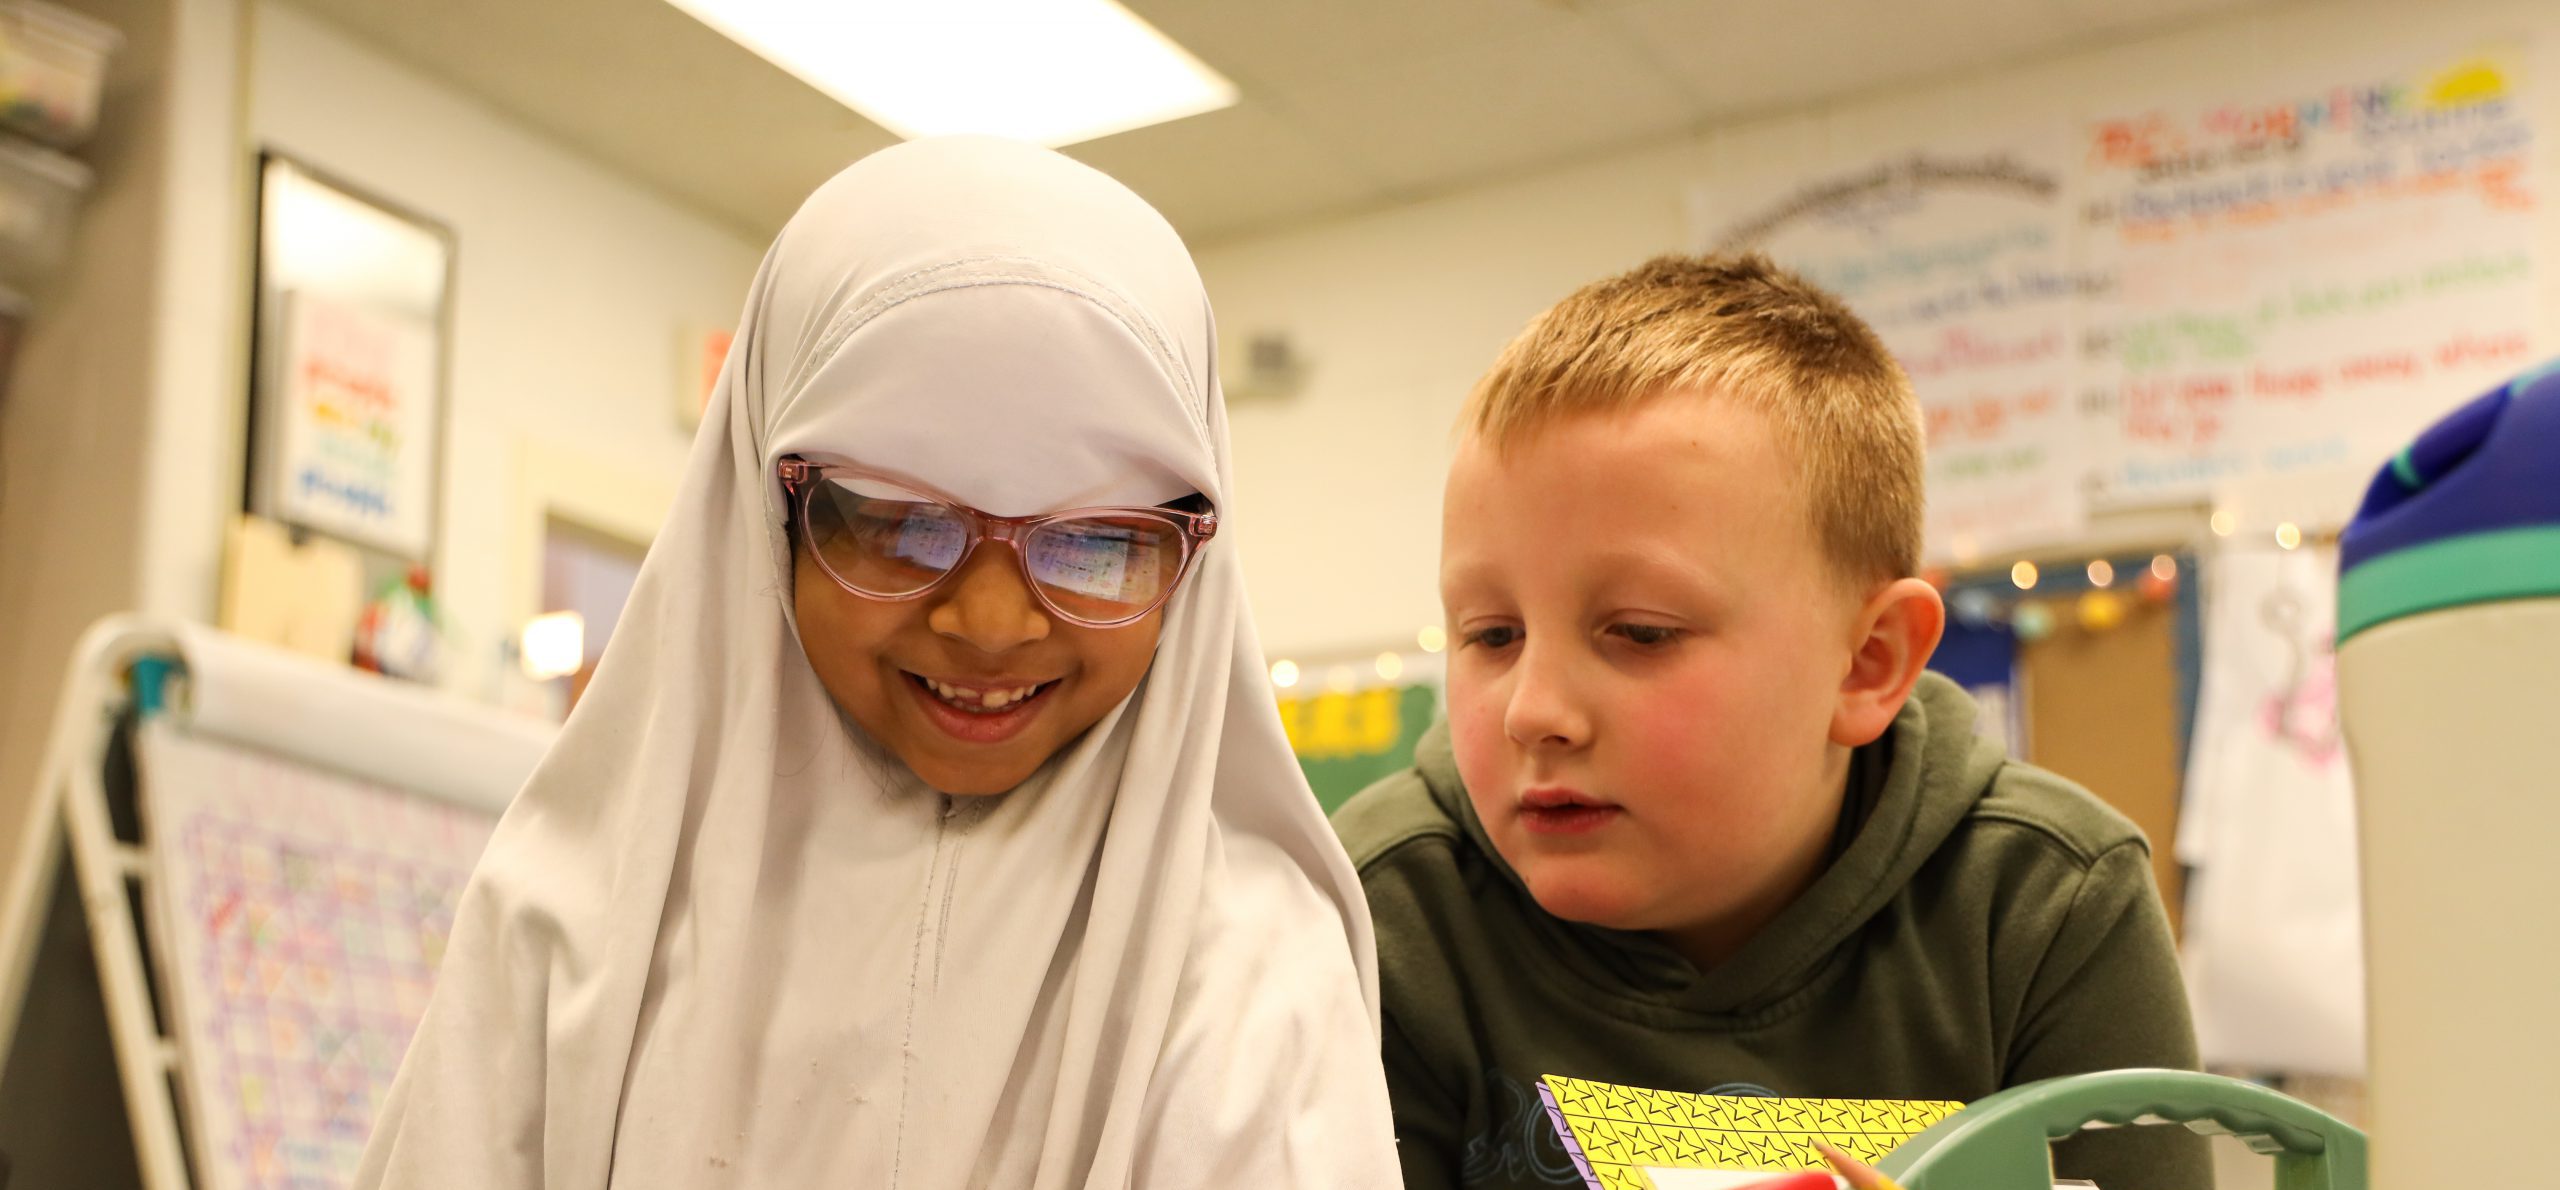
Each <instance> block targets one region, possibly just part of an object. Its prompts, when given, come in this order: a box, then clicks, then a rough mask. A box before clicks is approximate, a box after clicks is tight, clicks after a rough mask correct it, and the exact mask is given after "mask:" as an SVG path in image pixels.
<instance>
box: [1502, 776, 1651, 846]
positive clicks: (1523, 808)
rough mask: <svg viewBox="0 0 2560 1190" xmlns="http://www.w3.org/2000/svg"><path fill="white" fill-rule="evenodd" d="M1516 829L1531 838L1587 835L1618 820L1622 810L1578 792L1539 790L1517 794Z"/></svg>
mask: <svg viewBox="0 0 2560 1190" xmlns="http://www.w3.org/2000/svg"><path fill="white" fill-rule="evenodd" d="M1519 805H1520V825H1521V826H1523V827H1526V828H1528V829H1529V831H1530V832H1531V833H1533V834H1540V835H1582V834H1589V833H1590V832H1592V831H1596V830H1598V829H1600V828H1601V827H1604V826H1607V825H1609V824H1610V823H1612V822H1615V821H1617V820H1618V817H1619V816H1620V815H1622V814H1625V813H1626V810H1625V808H1624V807H1621V806H1619V805H1618V804H1617V803H1615V802H1612V801H1610V800H1608V799H1606V798H1602V797H1595V796H1593V795H1591V794H1587V793H1584V792H1582V791H1581V790H1579V789H1566V788H1562V787H1558V786H1541V787H1539V788H1535V789H1524V790H1522V791H1520V803H1519Z"/></svg>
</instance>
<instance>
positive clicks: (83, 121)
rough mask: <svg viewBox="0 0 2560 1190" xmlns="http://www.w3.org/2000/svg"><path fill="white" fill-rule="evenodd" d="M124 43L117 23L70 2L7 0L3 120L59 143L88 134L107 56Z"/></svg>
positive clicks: (0, 46)
mask: <svg viewBox="0 0 2560 1190" xmlns="http://www.w3.org/2000/svg"><path fill="white" fill-rule="evenodd" d="M123 43H124V35H123V34H121V33H118V32H116V30H115V29H114V28H113V27H111V26H108V25H102V24H99V23H98V22H96V21H93V20H91V19H89V18H88V17H84V16H82V15H80V14H79V13H76V12H71V11H69V10H67V9H61V8H56V7H54V6H52V5H50V4H43V3H38V2H37V0H10V2H7V3H0V124H5V125H7V126H8V127H10V128H12V129H15V130H17V131H19V132H23V133H25V134H27V135H28V136H31V137H34V138H35V139H37V140H40V141H43V142H44V143H46V144H49V145H53V146H56V147H58V148H66V149H67V148H70V147H72V146H75V145H77V144H79V143H80V142H82V141H84V140H87V139H89V133H90V131H91V130H92V129H94V128H96V127H97V126H98V91H99V88H100V86H101V85H102V84H103V83H104V82H105V81H106V75H107V56H108V55H110V54H113V53H114V52H115V51H116V47H118V46H120V45H122V44H123Z"/></svg>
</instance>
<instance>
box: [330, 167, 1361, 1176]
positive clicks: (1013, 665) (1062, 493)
mask: <svg viewBox="0 0 2560 1190" xmlns="http://www.w3.org/2000/svg"><path fill="white" fill-rule="evenodd" d="M1214 342H1215V338H1214V334H1213V332H1212V328H1211V325H1210V316H1209V304H1208V300H1207V298H1206V296H1205V295H1204V294H1203V292H1202V289H1201V285H1200V280H1199V277H1198V275H1197V274H1196V273H1195V272H1194V271H1193V268H1192V264H1191V261H1190V258H1189V256H1188V255H1187V254H1186V253H1185V252H1184V250H1183V247H1182V244H1181V242H1180V240H1179V239H1178V238H1176V236H1175V234H1174V232H1173V230H1172V228H1170V227H1169V226H1167V225H1166V224H1165V222H1164V221H1163V220H1162V219H1161V218H1160V217H1158V216H1157V214H1156V213H1155V212H1154V211H1153V210H1151V209H1150V208H1148V207H1147V205H1146V204H1145V203H1144V202H1142V201H1140V200H1139V199H1138V198H1137V196H1136V195H1133V194H1131V193H1129V192H1128V191H1127V190H1125V189H1123V188H1122V187H1120V186H1119V185H1118V184H1117V183H1115V182H1113V181H1111V180H1110V179H1108V178H1106V177H1104V176H1103V175H1101V174H1099V173H1096V172H1094V171H1092V170H1089V169H1086V168H1085V167H1083V166H1080V165H1077V164H1075V163H1073V162H1070V161H1068V160H1067V159H1066V158H1063V157H1060V156H1058V155H1056V154H1053V153H1049V152H1046V151H1042V150H1038V149H1033V148H1029V147H1026V146H1021V145H1015V144H1011V143H1007V142H1002V141H995V140H987V139H978V138H961V139H949V140H936V141H923V142H917V143H912V144H907V145H903V146H900V147H897V148H893V149H889V150H887V151H884V152H881V153H878V154H876V155H874V156H872V157H870V158H867V159H865V160H863V161H861V162H859V163H857V164H855V165H854V166H853V167H851V168H849V169H847V170H845V171H844V172H843V173H841V174H839V175H837V176H836V178H835V179H834V180H832V181H830V182H828V183H827V184H826V185H825V186H823V187H821V188H820V189H819V190H818V192H817V193H816V194H815V195H813V196H812V197H811V198H810V199H809V201H808V203H807V204H806V205H805V206H803V207H802V208H801V210H800V212H799V214H798V215H797V216H795V217H794V218H793V219H792V221H791V223H790V225H789V226H787V227H785V228H784V229H783V231H782V235H781V237H780V238H779V239H778V240H776V241H775V243H774V246H773V248H772V250H771V251H770V252H769V253H768V254H767V255H766V257H765V261H764V265H763V267H762V268H761V269H760V270H759V272H758V274H757V276H756V280H755V285H754V288H753V290H752V291H751V292H750V294H749V295H748V299H747V308H746V312H745V315H744V318H743V320H742V323H741V326H740V328H739V333H738V336H737V339H736V345H735V347H734V348H733V349H732V350H731V352H730V356H729V361H728V364H727V367H726V369H725V370H724V371H723V372H722V374H721V377H720V382H719V387H718V390H717V391H716V392H715V394H714V399H713V401H712V403H711V410H710V413H709V415H708V417H707V418H706V419H705V421H704V423H703V426H702V430H701V434H700V437H699V438H698V439H697V440H696V441H695V444H694V450H693V455H692V459H691V462H690V464H689V466H688V469H687V471H686V475H685V479H684V484H683V487H682V489H681V494H680V496H679V498H678V499H677V501H676V506H675V510H674V512H673V513H671V514H670V516H669V519H668V522H667V524H666V526H665V528H664V529H663V530H662V531H661V532H660V534H659V536H658V539H657V542H656V544H655V545H654V546H653V547H652V548H651V549H650V551H649V557H648V561H647V563H646V564H645V565H643V566H642V568H641V572H640V579H639V583H638V585H637V586H636V587H635V588H634V589H633V592H632V596H631V601H630V604H629V606H628V608H627V609H626V610H625V612H624V613H623V617H622V619H621V621H620V624H619V626H618V627H617V628H616V630H615V632H614V635H613V642H612V645H611V647H610V648H609V649H608V650H607V651H606V653H605V656H604V659H603V662H602V664H601V666H600V667H599V669H598V671H597V673H596V675H595V678H594V681H593V683H592V684H591V685H590V686H589V687H588V689H587V691H586V694H585V696H584V697H583V699H582V700H581V701H580V703H579V705H578V708H577V711H576V713H575V714H573V715H572V716H571V717H570V720H569V722H568V724H567V725H566V726H565V727H564V728H563V729H562V732H561V735H560V738H559V740H558V742H557V743H555V744H554V745H553V747H552V749H551V752H550V754H549V755H548V756H547V757H545V759H544V760H543V762H542V764H541V766H540V768H539V769H537V770H536V771H535V773H534V775H533V777H532V778H531V780H530V781H529V782H528V783H527V784H526V786H525V789H524V791H523V792H522V794H520V795H519V796H518V797H517V799H516V801H515V803H514V805H513V807H512V808H511V809H509V811H508V812H507V815H506V818H505V820H504V821H503V822H502V823H501V824H500V825H499V827H498V831H497V834H496V837H495V838H494V839H492V840H491V842H490V844H489V848H488V851H487V852H486V854H485V855H484V857H483V858H482V860H481V862H480V867H479V869H478V871H477V873H476V874H475V875H474V877H473V879H472V882H471V886H470V889H469V891H468V892H467V893H466V894H465V895H464V897H463V899H462V903H461V908H460V910H459V912H458V915H457V919H456V921H455V925H454V930H453V934H452V939H451V943H450V948H449V950H448V953H447V955H446V957H445V960H444V966H443V969H442V974H441V977H440V979H439V981H438V985H437V988H436V992H435V996H434V999H433V1001H432V1003H431V1005H430V1006H429V1008H428V1010H427V1014H426V1017H425V1020H424V1022H423V1023H422V1024H421V1026H420V1027H419V1030H418V1035H417V1039H416V1040H415V1042H414V1043H413V1044H412V1046H411V1048H410V1050H409V1052H408V1055H407V1059H406V1061H405V1062H404V1064H403V1065H402V1067H401V1070H400V1074H399V1077H398V1079H397V1080H396V1081H395V1083H394V1084H393V1086H392V1089H391V1092H390V1095H389V1097H388V1098H387V1100H386V1101H385V1103H384V1105H383V1108H382V1111H381V1113H380V1117H379V1122H378V1124H377V1126H376V1130H375V1133H374V1136H373V1141H372V1145H371V1147H370V1148H369V1150H368V1151H367V1153H366V1157H365V1161H364V1166H363V1169H362V1172H361V1173H360V1175H359V1177H358V1179H357V1183H358V1185H360V1186H366V1187H375V1186H382V1187H396V1188H400V1190H462V1188H470V1190H519V1188H530V1187H537V1186H539V1187H551V1188H554V1190H589V1188H595V1190H602V1188H603V1187H607V1186H613V1187H643V1188H648V1187H716V1186H734V1187H755V1188H759V1190H768V1188H769V1190H785V1188H795V1190H796V1188H798V1187H822V1186H824V1187H865V1188H872V1187H881V1188H895V1190H910V1188H911V1190H944V1188H955V1190H956V1188H960V1187H1002V1188H1007V1190H1010V1188H1014V1187H1028V1188H1035V1190H1068V1188H1085V1187H1141V1188H1144V1187H1167V1188H1191V1187H1200V1188H1204V1190H1205V1188H1211V1187H1217V1188H1225V1187H1253V1188H1265V1187H1306V1188H1310V1190H1313V1188H1323V1190H1336V1188H1340V1187H1367V1186H1376V1187H1388V1186H1393V1185H1395V1184H1396V1177H1397V1175H1396V1173H1395V1170H1396V1168H1397V1165H1396V1159H1395V1153H1394V1143H1393V1141H1392V1139H1391V1137H1390V1124H1389V1115H1388V1108H1387V1100H1386V1090H1385V1084H1384V1080H1383V1078H1382V1076H1381V1074H1380V1072H1379V1063H1378V1056H1377V1044H1378V1042H1377V1024H1376V1021H1377V1015H1376V994H1375V988H1376V975H1375V971H1374V969H1373V962H1372V956H1371V939H1370V934H1369V919H1368V914H1367V910H1366V908H1365V902H1364V901H1363V899H1362V897H1361V894H1360V889H1359V885H1358V882H1357V879H1356V877H1355V876H1354V874H1353V872H1352V870H1351V868H1350V865H1349V864H1348V862H1347V861H1346V860H1345V858H1344V856H1343V853H1342V851H1341V849H1340V847H1339V845H1338V844H1336V842H1335V841H1334V837H1333V834H1332V832H1331V830H1330V829H1329V828H1328V827H1327V826H1326V824H1325V822H1324V819H1323V817H1322V815H1321V813H1320V812H1319V810H1318V808H1317V806H1316V803H1315V801H1314V800H1313V799H1312V798H1311V797H1310V796H1309V794H1308V792H1307V788H1306V785H1305V784H1304V781H1303V779H1302V778H1301V777H1300V776H1299V774H1298V770H1297V767H1296V765H1295V763H1294V761H1293V760H1292V758H1291V756H1290V753H1289V750H1288V747H1287V744H1286V741H1285V739H1284V738H1283V736H1282V733H1281V730H1280V724H1279V720H1278V716H1277V714H1276V711H1275V709H1274V706H1273V702H1272V696H1271V691H1270V690H1269V688H1268V687H1267V686H1266V685H1265V678H1264V674H1263V670H1262V661H1261V653H1260V650H1259V648H1258V646H1257V644H1256V642H1255V639H1254V634H1253V628H1252V625H1251V624H1250V623H1249V622H1248V621H1247V619H1246V609H1245V595H1244V588H1243V583H1242V579H1241V576H1240V572H1239V569H1238V566H1237V561H1236V557H1235V552H1234V550H1233V548H1232V547H1231V545H1229V544H1228V543H1226V542H1222V541H1217V540H1216V538H1217V537H1218V536H1220V535H1221V533H1220V529H1219V526H1218V521H1219V519H1220V518H1221V517H1222V516H1223V515H1224V514H1225V513H1226V511H1227V509H1228V503H1227V501H1228V498H1229V496H1230V494H1231V492H1232V491H1233V488H1232V483H1231V481H1232V477H1231V476H1230V474H1229V470H1228V457H1227V431H1226V415H1225V410H1224V407H1223V405H1222V404H1221V401H1220V397H1219V393H1218V381H1217V367H1216V360H1215V358H1214V356H1215V351H1214ZM1097 509H1099V510H1104V511H1100V512H1094V511H1090V510H1097ZM1059 513H1069V514H1072V515H1068V516H1064V517H1056V516H1053V514H1059ZM975 795H990V796H975Z"/></svg>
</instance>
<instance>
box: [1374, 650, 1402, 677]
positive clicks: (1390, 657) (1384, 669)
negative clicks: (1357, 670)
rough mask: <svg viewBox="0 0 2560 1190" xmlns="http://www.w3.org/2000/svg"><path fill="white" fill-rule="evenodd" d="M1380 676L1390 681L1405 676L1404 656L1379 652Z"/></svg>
mask: <svg viewBox="0 0 2560 1190" xmlns="http://www.w3.org/2000/svg"><path fill="white" fill-rule="evenodd" d="M1378 676H1379V677H1380V678H1383V679H1385V680H1387V681H1390V682H1392V681H1394V680H1396V679H1397V678H1401V677H1403V676H1404V658H1402V657H1399V656H1397V655H1396V654H1394V653H1380V654H1378Z"/></svg>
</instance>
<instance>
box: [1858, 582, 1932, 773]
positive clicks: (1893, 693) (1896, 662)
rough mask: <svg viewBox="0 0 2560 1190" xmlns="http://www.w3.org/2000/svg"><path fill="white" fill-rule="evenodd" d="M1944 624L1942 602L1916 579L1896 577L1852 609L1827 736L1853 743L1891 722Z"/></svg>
mask: <svg viewBox="0 0 2560 1190" xmlns="http://www.w3.org/2000/svg"><path fill="white" fill-rule="evenodd" d="M1946 629H1947V607H1946V604H1945V603H1944V602H1943V601H1941V600H1940V599H1939V598H1938V589H1937V588H1936V587H1932V586H1930V585H1929V584H1927V583H1925V582H1922V581H1920V580H1919V579H1916V578H1905V579H1896V580H1894V581H1893V582H1891V583H1888V584H1886V585H1885V587H1884V589H1883V590H1880V591H1878V592H1876V593H1875V594H1874V595H1871V596H1869V597H1868V598H1867V602H1866V606H1864V607H1862V608H1860V609H1859V611H1858V622H1857V625H1856V628H1855V629H1854V630H1855V631H1856V633H1857V636H1856V638H1855V639H1853V640H1852V641H1851V642H1850V647H1851V652H1850V654H1849V672H1848V675H1847V676H1846V677H1843V678H1842V679H1841V680H1840V701H1839V703H1838V704H1837V705H1836V706H1835V707H1834V708H1833V709H1832V712H1831V742H1832V743H1835V744H1838V745H1840V746H1841V747H1844V748H1855V747H1859V746H1861V745H1864V744H1870V743H1873V742H1875V739H1876V737H1878V736H1881V735H1883V734H1884V732H1885V729H1886V728H1888V727H1891V726H1893V717H1894V716H1895V715H1897V714H1900V713H1901V712H1902V704H1903V702H1904V701H1906V700H1908V699H1909V698H1910V697H1911V688H1912V687H1913V686H1915V685H1918V684H1919V681H1920V671H1922V670H1924V669H1926V668H1928V665H1929V655H1930V654H1931V653H1934V652H1936V651H1937V650H1938V637H1939V636H1940V635H1941V634H1943V633H1944V632H1945V631H1946Z"/></svg>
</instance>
